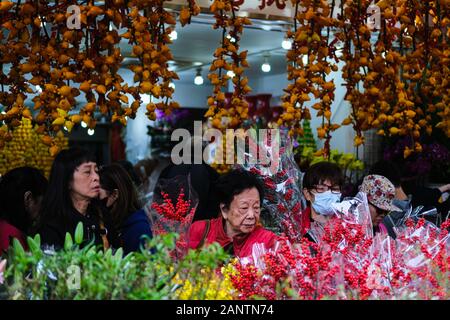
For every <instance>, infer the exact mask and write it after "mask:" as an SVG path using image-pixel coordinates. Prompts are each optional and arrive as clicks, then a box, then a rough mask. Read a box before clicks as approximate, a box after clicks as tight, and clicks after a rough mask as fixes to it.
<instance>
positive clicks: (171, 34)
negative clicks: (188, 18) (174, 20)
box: [169, 30, 178, 41]
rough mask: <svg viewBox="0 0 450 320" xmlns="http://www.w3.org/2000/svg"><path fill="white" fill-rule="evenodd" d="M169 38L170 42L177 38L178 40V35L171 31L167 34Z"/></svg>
mask: <svg viewBox="0 0 450 320" xmlns="http://www.w3.org/2000/svg"><path fill="white" fill-rule="evenodd" d="M169 38H170V40H172V41H174V40H177V38H178V33H177V32H176V31H175V30H173V31H172V32H171V33H170V34H169Z"/></svg>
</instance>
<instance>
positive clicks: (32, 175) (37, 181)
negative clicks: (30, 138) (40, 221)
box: [0, 167, 48, 255]
mask: <svg viewBox="0 0 450 320" xmlns="http://www.w3.org/2000/svg"><path fill="white" fill-rule="evenodd" d="M0 179H1V180H0V255H1V253H2V252H4V251H5V250H7V248H8V247H9V245H10V239H11V238H16V239H18V240H19V241H20V242H21V244H22V246H24V247H25V248H26V247H27V244H26V236H27V235H29V234H30V230H31V228H32V227H33V225H34V223H35V221H36V219H37V217H38V213H39V208H40V205H41V202H42V198H43V195H44V193H45V190H46V189H47V184H48V182H47V179H46V178H45V177H44V175H43V174H42V173H41V172H40V171H39V170H38V169H35V168H30V167H21V168H16V169H13V170H11V171H9V172H7V173H6V174H5V175H4V176H3V177H1V178H0Z"/></svg>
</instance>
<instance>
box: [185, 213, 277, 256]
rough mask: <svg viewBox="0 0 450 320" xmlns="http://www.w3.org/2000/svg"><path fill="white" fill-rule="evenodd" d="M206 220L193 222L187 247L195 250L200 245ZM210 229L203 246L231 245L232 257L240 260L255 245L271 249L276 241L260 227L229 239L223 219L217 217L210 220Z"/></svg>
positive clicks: (268, 232)
mask: <svg viewBox="0 0 450 320" xmlns="http://www.w3.org/2000/svg"><path fill="white" fill-rule="evenodd" d="M207 221H208V220H200V221H196V222H194V223H193V224H192V225H191V227H190V229H189V247H190V248H191V249H196V248H198V246H199V245H200V244H201V242H202V239H203V237H204V234H205V231H206V226H207ZM210 221H211V222H210V228H209V231H208V234H207V235H206V239H205V244H209V243H213V242H218V243H219V244H220V245H221V246H222V247H226V246H228V245H229V244H231V243H232V244H233V250H234V255H235V256H236V257H239V258H242V257H247V256H249V255H251V254H252V248H253V245H254V244H255V243H262V244H264V246H265V248H266V249H269V248H272V247H273V246H274V244H275V242H276V240H277V236H276V234H275V233H273V232H271V231H269V230H266V229H264V228H263V227H261V226H258V227H256V228H255V229H254V230H253V231H252V232H251V233H249V234H244V235H242V236H236V237H234V238H233V239H231V238H229V237H228V235H227V234H226V232H225V230H224V229H223V223H224V222H223V218H222V217H219V218H216V219H211V220H210Z"/></svg>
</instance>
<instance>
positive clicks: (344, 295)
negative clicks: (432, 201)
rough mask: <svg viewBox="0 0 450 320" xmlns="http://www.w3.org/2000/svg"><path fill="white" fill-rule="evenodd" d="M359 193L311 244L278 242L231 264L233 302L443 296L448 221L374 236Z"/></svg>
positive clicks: (412, 224)
mask: <svg viewBox="0 0 450 320" xmlns="http://www.w3.org/2000/svg"><path fill="white" fill-rule="evenodd" d="M358 196H359V197H360V198H359V199H349V200H346V201H350V207H348V209H347V211H344V209H343V208H345V207H346V206H345V205H341V206H340V207H339V210H340V211H339V212H336V215H335V217H334V218H332V219H330V220H329V221H328V222H327V223H325V224H324V226H323V232H322V233H321V235H320V237H318V238H317V242H315V243H313V242H310V241H309V240H306V239H303V240H302V241H301V242H300V243H292V242H291V241H289V239H288V238H286V237H285V238H281V240H280V241H279V242H278V244H277V245H276V246H275V247H274V248H273V249H271V250H265V248H262V247H261V246H255V247H254V248H253V254H252V256H251V257H246V258H242V259H240V260H238V261H237V262H236V263H235V265H234V268H235V270H234V271H235V272H233V273H232V275H231V277H230V279H231V281H232V283H233V286H234V288H236V290H237V292H238V294H239V298H241V299H250V298H258V297H263V298H266V299H329V298H331V299H449V298H450V295H449V292H448V287H449V282H450V255H449V253H450V235H449V233H448V230H447V228H448V227H449V226H450V220H448V221H446V222H444V223H443V224H442V225H441V227H440V228H438V227H436V226H435V225H433V224H432V223H429V222H427V221H425V220H424V219H419V220H418V221H414V220H412V219H409V220H408V221H407V222H406V223H405V225H404V226H403V227H402V228H398V229H397V230H396V233H397V238H396V239H395V240H394V239H393V238H390V237H389V235H388V234H386V233H381V232H380V233H376V234H375V235H373V234H372V232H369V230H368V228H369V227H371V224H369V221H368V220H367V219H368V211H367V212H366V209H365V207H366V204H364V195H358ZM348 204H349V203H347V205H348ZM352 204H353V206H352ZM355 204H356V206H355Z"/></svg>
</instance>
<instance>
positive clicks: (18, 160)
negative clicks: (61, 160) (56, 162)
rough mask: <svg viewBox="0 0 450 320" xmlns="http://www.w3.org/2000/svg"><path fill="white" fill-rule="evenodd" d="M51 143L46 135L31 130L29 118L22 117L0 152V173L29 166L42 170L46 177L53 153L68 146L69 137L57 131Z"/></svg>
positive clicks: (48, 173)
mask: <svg viewBox="0 0 450 320" xmlns="http://www.w3.org/2000/svg"><path fill="white" fill-rule="evenodd" d="M0 132H2V130H0ZM0 135H1V133H0ZM52 143H53V145H52ZM52 143H51V142H50V140H48V139H47V138H46V136H44V135H40V134H37V133H36V132H35V131H34V130H33V125H32V121H31V120H30V119H27V118H22V124H21V125H20V126H19V127H17V128H16V130H14V131H13V132H12V135H11V139H10V141H8V142H6V143H5V147H4V148H3V150H2V152H0V175H2V174H5V173H6V172H8V171H9V170H12V169H14V168H17V167H23V166H30V167H34V168H37V169H40V170H42V172H43V173H44V175H45V176H46V177H48V176H49V175H50V168H51V166H52V163H53V155H54V154H55V153H56V152H58V150H62V149H66V148H68V146H69V139H68V138H67V137H66V136H65V135H64V134H63V133H62V132H59V133H58V134H57V135H56V137H55V139H54V141H53V142H52ZM49 149H51V150H50V152H49Z"/></svg>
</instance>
